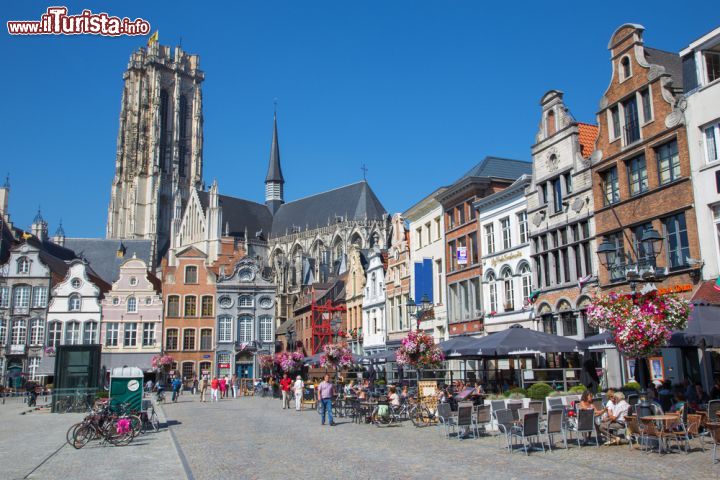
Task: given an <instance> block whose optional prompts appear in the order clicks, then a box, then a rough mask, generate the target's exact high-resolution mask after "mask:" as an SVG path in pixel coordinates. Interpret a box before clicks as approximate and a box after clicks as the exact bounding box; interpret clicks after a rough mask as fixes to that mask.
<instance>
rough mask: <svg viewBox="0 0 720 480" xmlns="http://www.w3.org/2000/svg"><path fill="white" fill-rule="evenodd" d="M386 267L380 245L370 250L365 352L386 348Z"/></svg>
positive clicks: (364, 301) (366, 298)
mask: <svg viewBox="0 0 720 480" xmlns="http://www.w3.org/2000/svg"><path fill="white" fill-rule="evenodd" d="M384 279H385V267H384V265H383V257H382V252H381V251H380V249H379V248H378V247H373V248H372V249H371V250H370V254H369V258H368V267H367V276H366V281H365V298H364V299H363V325H362V331H363V349H364V350H365V353H366V354H367V353H374V352H379V351H381V350H385V345H386V341H387V322H386V320H385V282H384Z"/></svg>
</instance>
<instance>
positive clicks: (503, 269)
mask: <svg viewBox="0 0 720 480" xmlns="http://www.w3.org/2000/svg"><path fill="white" fill-rule="evenodd" d="M505 272H510V276H511V277H512V276H514V275H515V273H514V272H513V269H512V268H511V267H510V265H508V264H507V263H506V264H505V265H503V266H502V267H501V268H500V276H501V277H504V276H505Z"/></svg>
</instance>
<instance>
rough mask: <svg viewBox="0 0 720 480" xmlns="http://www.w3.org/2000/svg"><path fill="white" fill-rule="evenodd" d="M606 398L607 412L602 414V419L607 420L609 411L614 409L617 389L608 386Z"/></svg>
mask: <svg viewBox="0 0 720 480" xmlns="http://www.w3.org/2000/svg"><path fill="white" fill-rule="evenodd" d="M605 398H606V399H607V401H606V402H605V413H603V415H602V420H607V418H608V412H610V411H612V409H613V407H614V406H615V390H613V389H612V388H608V390H607V392H605Z"/></svg>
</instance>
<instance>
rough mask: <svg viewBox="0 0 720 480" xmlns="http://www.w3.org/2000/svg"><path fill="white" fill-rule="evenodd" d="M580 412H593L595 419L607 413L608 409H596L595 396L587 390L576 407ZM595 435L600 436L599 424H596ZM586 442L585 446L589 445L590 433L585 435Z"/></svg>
mask: <svg viewBox="0 0 720 480" xmlns="http://www.w3.org/2000/svg"><path fill="white" fill-rule="evenodd" d="M575 407H576V408H577V409H578V410H592V411H593V413H594V415H595V417H599V416H601V415H603V414H604V413H605V410H606V409H604V408H603V409H601V410H598V409H596V408H595V405H594V404H593V394H592V392H591V391H590V390H585V391H584V392H583V393H582V395H580V401H579V402H578V403H577V405H576V406H575ZM595 434H596V435H598V434H599V430H598V424H597V423H595ZM584 436H585V440H584V441H583V443H584V444H587V443H588V441H589V440H590V436H591V435H590V433H586V434H584Z"/></svg>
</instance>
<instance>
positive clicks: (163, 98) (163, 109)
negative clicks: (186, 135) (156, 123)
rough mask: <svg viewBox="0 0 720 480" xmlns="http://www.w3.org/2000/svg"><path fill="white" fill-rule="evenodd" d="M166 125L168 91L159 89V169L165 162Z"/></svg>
mask: <svg viewBox="0 0 720 480" xmlns="http://www.w3.org/2000/svg"><path fill="white" fill-rule="evenodd" d="M167 127H168V93H167V90H165V89H163V90H160V169H161V170H165V165H166V164H167V159H166V157H167V147H168V144H169V143H170V140H169V139H168V134H167Z"/></svg>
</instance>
